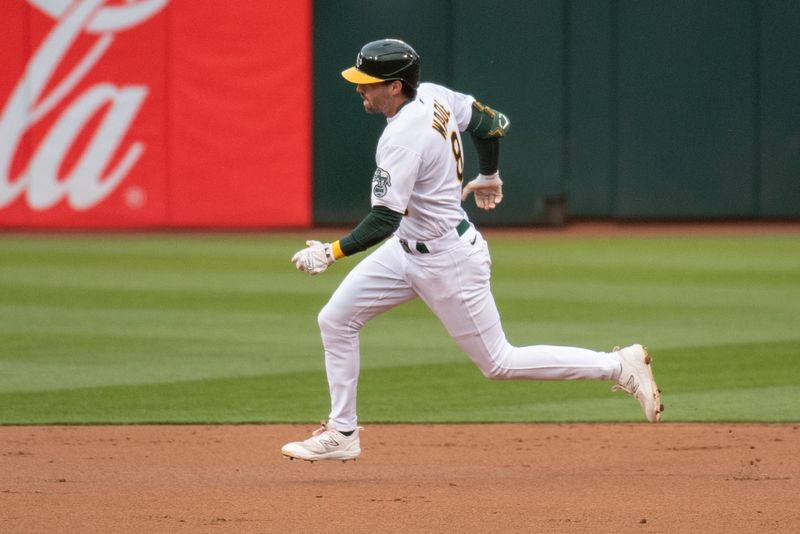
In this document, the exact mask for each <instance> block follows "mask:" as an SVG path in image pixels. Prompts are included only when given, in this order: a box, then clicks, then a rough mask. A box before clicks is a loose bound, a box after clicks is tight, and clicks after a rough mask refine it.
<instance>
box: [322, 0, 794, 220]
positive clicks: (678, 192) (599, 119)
mask: <svg viewBox="0 0 800 534" xmlns="http://www.w3.org/2000/svg"><path fill="white" fill-rule="evenodd" d="M797 28H800V2H792V1H783V0H770V1H761V2H759V1H754V0H703V1H702V2H697V1H693V0H675V1H666V2H665V1H655V0H645V1H642V0H608V1H592V0H586V1H578V0H540V1H528V0H524V1H523V0H505V1H499V0H498V1H487V0H481V1H477V0H458V1H456V0H426V1H419V0H411V1H409V2H404V3H403V4H402V5H401V4H397V3H393V2H383V1H366V0H357V1H356V0H354V1H338V2H331V1H317V2H315V4H314V87H313V90H314V147H315V155H314V219H315V221H316V222H317V223H320V224H337V223H352V222H355V221H357V220H359V219H360V218H361V217H362V216H363V215H364V214H365V213H366V211H367V209H368V207H369V181H370V179H371V176H372V172H373V170H374V165H375V162H374V151H375V146H376V143H377V138H378V136H379V135H380V132H381V130H382V128H383V126H384V122H383V120H382V119H381V118H380V117H375V116H367V115H366V114H364V113H363V111H362V108H361V104H360V100H359V99H358V98H357V96H356V95H355V92H354V88H353V86H351V85H350V84H348V83H346V82H344V81H343V80H342V79H341V77H340V75H339V73H340V71H341V70H342V69H344V68H345V67H348V66H350V65H351V64H352V62H353V61H354V59H355V55H356V53H357V51H358V50H359V48H360V46H361V45H362V44H363V43H364V42H367V41H370V40H373V39H378V38H382V37H397V38H401V39H404V40H407V41H408V42H410V43H411V44H412V45H413V46H414V47H415V48H416V49H417V51H418V52H419V53H420V55H421V56H422V60H423V63H422V65H423V66H422V76H423V79H424V80H427V81H433V82H438V83H444V84H449V85H452V86H453V87H454V88H456V89H458V90H461V91H463V92H467V93H471V94H474V95H475V96H477V97H478V98H480V99H481V100H482V101H484V102H485V103H487V104H489V105H492V106H494V107H497V108H498V109H502V110H503V111H504V112H506V113H507V114H508V115H509V116H510V117H511V119H512V124H513V129H512V133H511V135H510V136H509V138H507V139H506V140H504V142H503V145H502V153H501V173H502V175H503V178H504V180H505V182H506V198H505V200H504V204H503V209H502V210H499V211H496V212H494V213H491V214H483V213H477V212H476V210H474V209H472V208H470V214H471V216H472V217H473V218H474V219H475V220H477V221H479V222H481V223H484V224H512V225H517V224H520V225H524V224H536V223H550V224H557V223H559V222H561V221H563V220H564V213H566V216H567V217H612V218H623V219H629V218H637V219H638V218H647V219H675V218H678V219H680V218H779V217H780V218H783V217H790V218H794V217H798V216H800V96H799V95H800V32H798V31H797ZM466 143H467V145H469V141H466ZM469 156H472V154H469ZM467 165H468V170H471V171H472V173H476V172H477V167H476V164H475V161H474V158H471V159H468V160H467Z"/></svg>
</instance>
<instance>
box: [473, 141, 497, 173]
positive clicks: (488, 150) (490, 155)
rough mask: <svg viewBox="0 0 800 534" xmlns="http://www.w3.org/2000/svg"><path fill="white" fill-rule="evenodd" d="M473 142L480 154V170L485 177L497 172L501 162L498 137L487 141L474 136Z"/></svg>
mask: <svg viewBox="0 0 800 534" xmlns="http://www.w3.org/2000/svg"><path fill="white" fill-rule="evenodd" d="M472 142H473V144H474V145H475V150H476V151H477V152H478V170H480V173H481V174H483V175H484V176H491V175H492V174H494V173H496V172H497V167H498V165H499V162H500V140H499V139H498V138H496V137H492V138H489V139H485V138H482V137H478V136H477V135H472Z"/></svg>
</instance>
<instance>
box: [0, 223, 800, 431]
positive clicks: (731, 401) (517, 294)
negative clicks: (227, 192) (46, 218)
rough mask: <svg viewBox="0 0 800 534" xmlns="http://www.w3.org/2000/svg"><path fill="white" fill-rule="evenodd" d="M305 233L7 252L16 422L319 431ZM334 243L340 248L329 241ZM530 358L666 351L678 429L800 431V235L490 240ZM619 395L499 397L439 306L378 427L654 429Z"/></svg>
mask: <svg viewBox="0 0 800 534" xmlns="http://www.w3.org/2000/svg"><path fill="white" fill-rule="evenodd" d="M305 237H306V236H305V234H303V235H299V234H298V235H289V234H277V235H264V234H231V235H228V234H215V235H199V234H185V235H158V234H155V235H144V236H140V235H114V234H97V235H91V236H78V235H59V236H46V235H37V234H31V235H18V234H5V235H0V424H18V423H23V424H31V423H138V422H157V423H162V422H163V423H167V422H170V423H199V422H209V423H222V422H225V423H230V422H316V421H318V420H320V419H324V418H325V417H326V415H327V410H328V396H327V384H326V382H325V374H324V365H323V361H322V351H321V343H320V340H319V334H318V330H317V325H316V314H317V311H318V310H319V309H320V308H321V307H322V306H323V304H324V303H325V302H326V300H327V298H328V296H329V295H330V293H331V292H332V291H333V289H334V288H335V287H336V285H337V284H338V282H339V281H340V280H341V278H342V277H343V276H344V275H345V273H346V271H347V270H348V269H349V268H351V267H352V266H353V265H355V264H356V262H357V261H358V259H360V258H359V257H356V258H349V259H347V260H345V261H343V262H341V263H339V264H336V265H334V266H333V267H332V268H331V270H329V271H328V272H326V273H324V274H322V275H320V276H317V277H313V278H311V277H309V276H307V275H305V274H302V273H299V272H297V271H295V269H294V267H293V266H292V265H291V263H290V261H289V258H290V257H291V255H292V254H293V253H294V252H295V251H296V250H297V249H298V248H299V247H301V246H302V244H303V240H304V239H305ZM315 237H318V238H323V239H325V238H333V237H337V236H336V235H333V234H331V235H326V232H322V233H321V235H317V236H315ZM488 237H489V240H490V245H491V249H492V255H493V259H494V273H493V288H494V294H495V297H496V299H497V303H498V306H499V308H500V311H501V314H502V316H503V318H504V326H505V330H506V333H507V335H508V337H509V339H510V340H511V342H513V343H515V344H518V345H526V344H538V343H546V344H567V345H576V346H584V347H588V348H594V349H600V350H607V349H610V348H611V347H612V346H613V345H617V344H620V345H621V344H629V343H633V342H641V343H643V344H645V345H647V346H648V347H649V348H650V351H651V353H652V355H653V357H654V370H655V372H656V377H657V379H658V381H659V385H660V386H661V389H662V390H663V392H664V394H663V400H664V402H665V404H666V405H667V411H666V412H665V420H667V421H800V354H799V353H798V352H799V351H798V345H800V238H798V237H797V236H742V237H713V236H704V237H688V236H687V237H682V236H675V237H636V238H632V237H628V238H622V237H616V238H568V239H553V238H540V239H524V238H522V237H519V236H517V237H502V238H501V237H500V236H498V235H493V234H492V233H489V235H488ZM610 386H611V384H610V383H606V382H491V381H488V380H486V379H484V378H483V377H482V376H481V375H480V373H479V372H478V370H477V368H475V367H474V366H473V365H472V364H471V363H470V362H469V360H468V359H467V357H466V356H465V355H463V354H462V353H461V352H460V351H459V350H458V348H457V347H456V346H455V344H454V343H453V342H452V341H451V340H450V339H449V338H448V336H447V335H446V333H445V332H444V329H443V327H442V326H441V325H440V324H439V323H438V322H437V321H436V320H435V319H434V317H433V316H432V314H431V313H430V312H429V311H428V310H427V309H426V308H425V307H424V306H423V305H421V304H420V303H418V302H414V303H411V304H408V305H406V306H404V307H401V308H398V309H396V310H393V311H391V312H389V313H388V314H386V315H384V316H381V317H379V318H377V319H375V320H374V321H372V322H371V323H369V324H368V325H367V326H366V327H365V329H364V331H363V335H362V379H361V386H360V391H359V407H360V416H361V420H362V422H364V423H368V422H473V421H487V422H490V421H641V420H643V416H642V414H641V411H640V409H639V407H638V404H637V403H636V402H635V401H634V400H632V399H630V398H629V397H627V396H625V395H622V394H619V393H616V394H612V393H611V392H610V391H609V389H610Z"/></svg>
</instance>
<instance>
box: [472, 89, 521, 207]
mask: <svg viewBox="0 0 800 534" xmlns="http://www.w3.org/2000/svg"><path fill="white" fill-rule="evenodd" d="M510 127H511V121H510V120H509V119H508V117H507V116H506V115H505V114H504V113H502V112H500V111H497V110H494V109H492V108H490V107H489V106H484V105H483V104H481V103H480V102H477V101H475V102H473V103H472V117H471V118H470V121H469V126H467V131H468V132H469V133H470V136H471V137H472V141H473V143H474V144H475V149H476V151H477V153H478V169H479V174H478V177H477V178H476V179H474V180H472V181H471V182H469V183H468V184H467V185H466V186H465V187H464V190H463V191H462V193H461V200H462V201H463V200H465V199H466V198H467V197H468V196H469V194H470V193H474V194H475V204H477V206H478V207H479V208H483V209H485V210H490V209H492V208H494V207H495V206H496V205H497V204H500V202H501V201H502V200H503V181H502V180H501V179H500V173H499V172H498V164H499V161H500V138H501V137H505V136H506V135H507V134H508V130H509V128H510Z"/></svg>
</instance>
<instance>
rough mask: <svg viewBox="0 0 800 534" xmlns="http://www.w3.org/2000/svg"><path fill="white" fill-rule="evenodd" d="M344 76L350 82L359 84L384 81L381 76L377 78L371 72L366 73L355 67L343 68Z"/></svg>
mask: <svg viewBox="0 0 800 534" xmlns="http://www.w3.org/2000/svg"><path fill="white" fill-rule="evenodd" d="M342 78H344V79H345V80H347V81H348V82H350V83H358V84H367V83H380V82H382V81H384V80H381V79H380V78H376V77H375V76H370V75H369V74H366V73H364V72H362V71H360V70H358V69H357V68H355V67H350V68H349V69H346V70H343V71H342Z"/></svg>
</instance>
